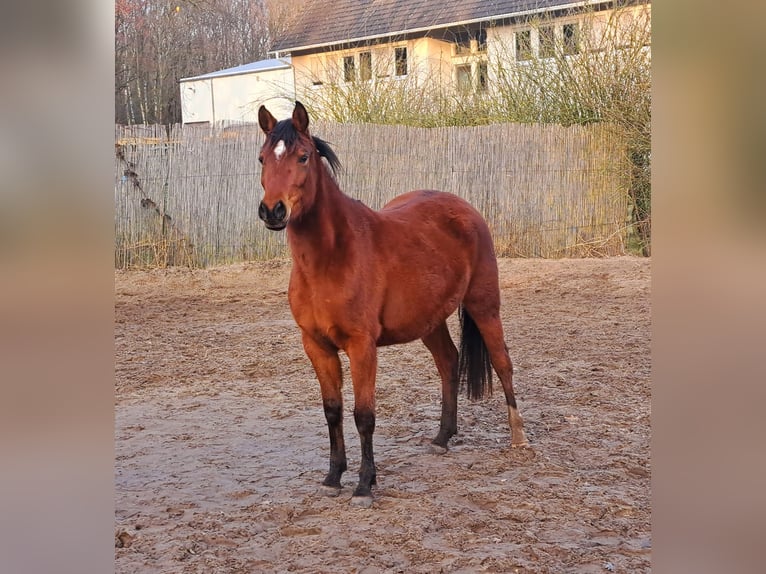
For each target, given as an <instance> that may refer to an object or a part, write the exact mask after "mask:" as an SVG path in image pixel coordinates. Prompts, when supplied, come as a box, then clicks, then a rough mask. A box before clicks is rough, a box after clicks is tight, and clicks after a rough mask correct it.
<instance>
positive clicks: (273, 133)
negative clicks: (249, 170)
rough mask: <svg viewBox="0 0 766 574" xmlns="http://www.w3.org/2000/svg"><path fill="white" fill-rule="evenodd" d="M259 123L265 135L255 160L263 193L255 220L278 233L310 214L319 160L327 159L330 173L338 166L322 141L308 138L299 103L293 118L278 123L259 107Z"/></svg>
mask: <svg viewBox="0 0 766 574" xmlns="http://www.w3.org/2000/svg"><path fill="white" fill-rule="evenodd" d="M258 123H259V125H260V126H261V129H262V130H263V131H264V133H265V134H266V142H265V143H264V144H263V147H262V148H261V154H260V156H259V157H258V161H260V162H261V165H262V166H263V167H262V169H261V185H262V186H263V192H264V195H263V201H261V205H260V206H259V208H258V216H259V217H260V218H261V219H262V220H263V221H264V223H265V224H266V227H268V228H269V229H272V230H275V231H278V230H280V229H284V228H285V227H286V226H287V223H288V221H289V220H290V219H293V220H298V219H300V217H301V216H303V215H304V214H306V213H308V212H309V211H310V210H311V207H312V205H313V204H314V199H315V198H316V193H317V188H318V184H319V178H320V177H321V176H322V170H324V166H322V165H321V163H322V161H321V158H322V157H326V158H327V159H328V161H329V163H330V165H331V166H332V168H333V169H335V168H336V167H338V165H339V163H338V158H337V157H336V156H335V153H334V152H333V151H332V150H331V149H330V147H329V146H328V145H327V144H326V143H325V142H324V141H322V140H321V139H319V138H316V137H312V136H311V135H310V134H309V129H308V127H309V116H308V113H307V112H306V108H304V107H303V104H301V103H300V102H295V109H293V115H292V118H290V119H287V120H282V121H280V122H277V120H276V119H275V118H274V116H272V115H271V113H270V112H269V110H267V109H266V108H265V107H264V106H261V107H260V109H259V110H258Z"/></svg>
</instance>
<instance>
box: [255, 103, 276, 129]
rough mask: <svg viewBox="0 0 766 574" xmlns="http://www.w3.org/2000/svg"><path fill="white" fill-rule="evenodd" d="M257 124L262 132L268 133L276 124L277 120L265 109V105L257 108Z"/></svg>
mask: <svg viewBox="0 0 766 574" xmlns="http://www.w3.org/2000/svg"><path fill="white" fill-rule="evenodd" d="M258 125H260V126H261V129H262V130H263V133H265V134H266V135H269V134H270V133H271V130H273V129H274V126H275V125H277V120H276V119H275V118H274V116H272V115H271V112H270V111H269V110H267V109H266V106H261V107H260V108H258Z"/></svg>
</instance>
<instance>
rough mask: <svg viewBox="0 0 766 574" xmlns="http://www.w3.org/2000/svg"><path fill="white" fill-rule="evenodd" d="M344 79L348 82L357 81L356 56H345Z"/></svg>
mask: <svg viewBox="0 0 766 574" xmlns="http://www.w3.org/2000/svg"><path fill="white" fill-rule="evenodd" d="M343 79H344V80H345V81H347V82H353V81H354V80H356V69H355V67H354V56H344V58H343Z"/></svg>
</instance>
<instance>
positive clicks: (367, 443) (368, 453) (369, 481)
mask: <svg viewBox="0 0 766 574" xmlns="http://www.w3.org/2000/svg"><path fill="white" fill-rule="evenodd" d="M354 421H355V422H356V428H357V430H358V431H359V439H360V441H361V444H362V464H361V466H360V467H359V484H358V485H357V487H356V490H355V491H354V496H372V491H371V486H372V485H373V484H375V483H376V480H375V459H374V457H373V453H372V435H373V433H374V432H375V411H374V410H370V409H359V410H357V409H354Z"/></svg>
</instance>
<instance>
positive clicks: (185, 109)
mask: <svg viewBox="0 0 766 574" xmlns="http://www.w3.org/2000/svg"><path fill="white" fill-rule="evenodd" d="M294 102H295V85H294V82H293V71H292V69H291V68H286V69H280V70H271V71H265V72H253V73H249V74H238V75H234V76H221V77H215V78H207V79H201V80H187V81H184V82H182V83H181V114H182V118H183V123H193V122H210V123H215V122H222V121H230V122H257V121H258V108H259V107H260V106H261V104H264V105H266V107H267V108H269V111H270V112H271V113H272V114H273V115H274V116H275V117H276V118H277V119H283V118H286V117H288V116H289V115H290V114H291V113H292V110H293V106H294Z"/></svg>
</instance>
